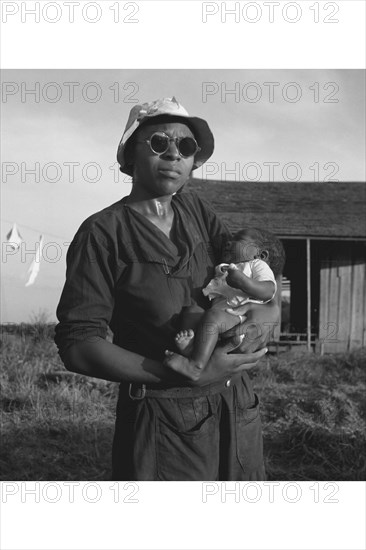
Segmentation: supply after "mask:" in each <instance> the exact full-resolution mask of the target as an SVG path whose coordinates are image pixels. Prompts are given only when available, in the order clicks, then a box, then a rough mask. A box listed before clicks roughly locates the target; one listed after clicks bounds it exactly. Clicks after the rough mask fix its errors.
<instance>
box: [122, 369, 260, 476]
mask: <svg viewBox="0 0 366 550" xmlns="http://www.w3.org/2000/svg"><path fill="white" fill-rule="evenodd" d="M200 393H201V394H199V395H194V396H193V397H179V398H177V397H174V398H171V397H163V398H161V397H159V398H155V397H145V398H143V399H141V400H138V401H133V400H131V398H130V397H129V396H128V385H124V384H122V385H121V389H120V396H119V400H118V405H117V419H116V429H115V435H114V442H113V479H114V480H116V481H122V480H126V481H153V480H161V481H212V480H223V481H224V480H228V481H229V480H232V481H248V480H252V481H253V480H258V481H262V480H264V479H265V472H264V465H263V445H262V429H261V421H260V416H259V402H258V397H257V396H256V394H255V393H254V392H253V389H252V386H251V382H250V380H249V377H248V375H247V374H246V373H244V374H243V375H242V376H241V377H239V378H238V377H237V378H236V381H235V382H234V381H232V382H231V385H230V386H229V387H226V386H225V381H223V383H222V389H221V388H220V391H219V392H217V393H213V394H212V391H210V387H205V388H202V392H200Z"/></svg>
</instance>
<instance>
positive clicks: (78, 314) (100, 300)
mask: <svg viewBox="0 0 366 550" xmlns="http://www.w3.org/2000/svg"><path fill="white" fill-rule="evenodd" d="M113 256H114V255H113V253H111V251H110V250H108V247H107V245H106V243H105V242H103V240H102V239H101V238H100V237H99V239H98V237H97V235H95V234H94V233H93V231H92V229H90V230H87V231H81V232H80V230H79V232H78V233H77V234H76V235H75V237H74V239H73V241H72V243H71V244H70V247H69V249H68V252H67V257H66V264H67V268H66V283H65V286H64V288H63V291H62V295H61V299H60V302H59V305H58V308H57V312H56V313H57V318H58V320H59V324H58V325H57V326H56V329H55V343H56V345H57V347H58V349H59V353H60V356H61V358H62V354H63V352H64V351H65V350H66V349H68V348H69V347H70V346H72V345H73V344H75V343H77V342H80V341H85V340H87V339H88V340H89V339H91V340H92V339H93V338H95V337H101V338H106V335H107V329H108V325H109V322H110V320H111V317H112V313H113V308H114V286H115V266H114V265H113V264H114V261H113Z"/></svg>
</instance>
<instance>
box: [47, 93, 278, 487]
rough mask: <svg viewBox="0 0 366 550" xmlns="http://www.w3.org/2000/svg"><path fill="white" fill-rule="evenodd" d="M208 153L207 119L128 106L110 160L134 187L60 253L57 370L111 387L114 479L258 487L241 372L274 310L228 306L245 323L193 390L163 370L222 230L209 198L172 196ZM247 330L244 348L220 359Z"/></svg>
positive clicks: (254, 402) (200, 304) (208, 273)
mask: <svg viewBox="0 0 366 550" xmlns="http://www.w3.org/2000/svg"><path fill="white" fill-rule="evenodd" d="M213 145H214V142H213V136H212V133H211V131H210V129H209V127H208V124H207V123H206V121H204V120H203V119H200V118H197V117H190V116H189V115H188V113H187V111H186V110H185V109H184V108H183V107H182V106H181V105H180V104H179V103H178V102H177V101H176V100H175V98H172V99H170V98H165V99H163V100H158V101H155V102H152V103H150V104H147V103H145V104H144V105H142V106H141V105H138V106H135V107H134V108H133V109H132V110H131V113H130V117H129V120H128V122H127V126H126V129H125V132H124V134H123V136H122V139H121V142H120V144H119V148H118V153H117V159H118V161H119V163H120V166H121V170H122V171H123V172H125V173H127V174H129V175H131V176H132V178H133V186H132V190H131V193H130V195H128V196H127V197H124V198H123V199H122V200H120V201H118V202H117V203H115V204H113V205H111V206H110V207H108V208H105V209H104V210H102V211H101V212H98V213H96V214H94V215H92V216H91V217H90V218H88V219H87V220H86V221H84V222H83V224H82V225H81V227H80V228H79V230H78V232H77V233H76V235H75V237H74V239H73V242H72V243H71V245H70V248H69V251H68V255H67V273H66V283H65V287H64V290H63V293H62V296H61V300H60V304H59V306H58V310H57V315H58V319H59V321H60V322H59V324H58V325H57V327H56V338H55V341H56V343H57V345H58V347H59V352H60V355H61V358H62V360H63V361H64V364H65V366H66V368H67V369H69V370H72V371H74V372H78V373H81V374H85V375H88V376H94V377H98V378H103V379H106V380H112V381H116V382H120V383H121V384H120V394H119V400H118V405H117V419H116V429H115V436H114V443H113V478H114V479H115V480H196V481H201V480H216V479H220V480H248V479H251V480H254V479H257V480H260V479H264V467H263V458H262V435H261V426H260V418H259V411H258V399H257V397H256V395H255V394H254V393H253V390H252V388H251V385H250V381H249V378H248V376H247V374H246V372H245V369H248V368H251V367H253V366H254V365H255V364H256V363H257V362H258V360H259V359H260V358H261V357H262V356H263V355H264V354H265V352H266V350H265V349H263V348H264V343H265V341H266V339H267V338H268V332H269V327H270V325H271V323H275V322H277V320H278V308H277V306H276V305H275V304H268V305H257V304H250V305H248V306H245V307H244V309H242V310H240V311H238V313H240V314H245V316H246V322H245V323H243V324H242V325H240V328H239V329H237V328H235V329H233V330H232V331H228V332H227V333H226V335H225V336H227V337H228V338H231V339H228V340H227V343H226V344H225V345H224V346H221V347H217V348H216V349H215V351H214V353H213V354H212V357H211V359H210V361H209V363H208V365H207V367H206V369H205V372H204V373H203V374H202V377H201V378H200V379H199V380H198V381H197V382H195V383H194V382H188V381H187V380H186V379H185V378H183V377H182V376H181V375H179V374H177V373H175V372H173V371H170V370H169V369H167V368H166V367H164V366H163V364H162V363H163V360H164V350H165V349H167V348H171V347H172V345H173V339H174V336H175V334H176V332H177V329H178V328H179V320H180V315H181V312H182V310H183V308H184V307H186V306H192V304H197V308H204V309H207V307H208V306H209V304H208V301H207V299H206V298H205V297H204V296H203V294H202V290H201V289H202V288H203V287H204V286H206V285H207V283H208V282H209V280H210V279H211V277H212V274H213V269H214V266H215V265H216V264H217V263H218V261H219V258H220V255H221V250H220V248H221V243H222V242H223V240H224V239H225V238H227V237H228V235H229V234H228V230H227V228H226V227H225V226H224V225H223V224H222V222H221V221H220V220H219V219H218V218H217V217H216V215H215V214H214V212H213V211H212V210H211V209H210V208H209V207H208V206H207V205H206V204H205V203H203V202H202V201H201V200H200V199H198V197H197V196H196V195H194V194H191V193H184V192H183V193H182V192H181V191H182V188H183V186H184V184H185V183H186V182H187V180H188V179H189V177H190V174H191V172H192V170H193V169H195V168H197V167H198V166H200V165H201V164H203V163H204V162H205V161H206V160H207V159H208V158H209V157H210V156H211V154H212V152H213ZM264 324H265V325H264ZM108 326H110V328H111V330H112V331H113V334H114V339H113V343H110V342H108V341H107V340H106V339H105V338H106V334H107V328H108ZM258 326H262V330H259V331H258V330H257V329H256V328H255V329H254V332H255V334H256V335H255V336H254V335H253V334H251V331H250V327H252V328H253V327H258ZM244 333H245V336H246V337H245V338H244V341H243V342H242V344H241V345H240V351H241V353H236V354H230V353H229V352H230V351H232V350H233V349H234V348H236V347H237V346H238V343H239V342H240V340H241V338H239V336H240V334H244ZM261 348H262V349H261ZM257 349H259V351H255V350H257ZM236 352H238V350H236ZM188 384H190V385H188Z"/></svg>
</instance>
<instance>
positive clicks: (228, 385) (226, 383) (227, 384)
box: [225, 379, 231, 388]
mask: <svg viewBox="0 0 366 550" xmlns="http://www.w3.org/2000/svg"><path fill="white" fill-rule="evenodd" d="M230 385H231V380H230V379H229V380H226V382H225V386H226V387H227V388H229V387H230Z"/></svg>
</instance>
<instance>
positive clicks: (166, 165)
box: [132, 122, 194, 198]
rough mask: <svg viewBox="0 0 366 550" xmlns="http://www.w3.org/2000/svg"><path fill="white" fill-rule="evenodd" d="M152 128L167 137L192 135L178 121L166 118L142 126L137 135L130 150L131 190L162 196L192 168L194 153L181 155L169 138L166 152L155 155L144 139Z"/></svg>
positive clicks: (180, 183) (173, 189)
mask: <svg viewBox="0 0 366 550" xmlns="http://www.w3.org/2000/svg"><path fill="white" fill-rule="evenodd" d="M154 132H164V133H165V134H167V135H168V136H169V137H172V138H174V137H194V135H193V134H192V132H191V130H190V129H189V128H188V126H186V125H185V124H183V123H181V122H165V123H157V124H154V125H152V124H151V125H150V124H149V125H148V126H141V128H139V130H138V134H137V136H136V142H135V146H134V152H133V160H132V162H133V182H134V190H135V191H138V192H140V193H141V196H143V197H146V198H154V197H162V196H167V195H172V194H173V193H175V192H177V191H178V190H179V189H180V188H181V187H182V186H183V185H184V184H185V183H186V181H187V179H188V178H189V176H190V173H191V171H192V167H193V162H194V157H193V156H192V157H188V158H183V157H181V156H180V154H179V152H178V149H177V146H176V143H175V142H174V141H170V143H169V148H168V150H167V151H166V152H165V153H161V154H160V155H157V154H156V153H154V152H153V151H151V149H150V145H149V144H148V143H146V141H145V140H146V139H149V138H150V137H151V136H152V134H153V133H154Z"/></svg>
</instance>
